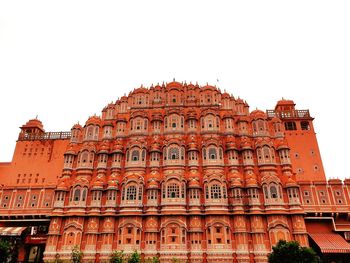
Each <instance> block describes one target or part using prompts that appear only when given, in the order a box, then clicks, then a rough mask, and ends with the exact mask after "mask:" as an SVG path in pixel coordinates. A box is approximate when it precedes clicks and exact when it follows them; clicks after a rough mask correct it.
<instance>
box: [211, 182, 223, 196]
mask: <svg viewBox="0 0 350 263" xmlns="http://www.w3.org/2000/svg"><path fill="white" fill-rule="evenodd" d="M210 198H211V199H220V198H221V186H220V185H218V184H213V185H211V186H210Z"/></svg>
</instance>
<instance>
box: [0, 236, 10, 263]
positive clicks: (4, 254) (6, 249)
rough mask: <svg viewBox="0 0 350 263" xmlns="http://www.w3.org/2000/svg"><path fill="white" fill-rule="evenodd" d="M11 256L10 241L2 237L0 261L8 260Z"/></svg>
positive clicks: (0, 262) (0, 241)
mask: <svg viewBox="0 0 350 263" xmlns="http://www.w3.org/2000/svg"><path fill="white" fill-rule="evenodd" d="M9 256H10V242H8V241H7V240H3V239H0V263H4V262H7V259H8V258H9Z"/></svg>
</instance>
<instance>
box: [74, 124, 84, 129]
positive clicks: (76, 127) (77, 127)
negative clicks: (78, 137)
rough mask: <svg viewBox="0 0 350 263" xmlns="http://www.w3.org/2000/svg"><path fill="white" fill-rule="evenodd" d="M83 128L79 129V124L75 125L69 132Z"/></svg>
mask: <svg viewBox="0 0 350 263" xmlns="http://www.w3.org/2000/svg"><path fill="white" fill-rule="evenodd" d="M82 128H83V127H81V125H80V124H79V123H76V124H74V125H73V127H72V129H71V130H81V129H82Z"/></svg>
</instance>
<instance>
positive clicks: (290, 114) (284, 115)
mask: <svg viewBox="0 0 350 263" xmlns="http://www.w3.org/2000/svg"><path fill="white" fill-rule="evenodd" d="M266 114H267V116H268V117H269V118H273V117H278V118H281V119H289V118H290V119H294V118H310V112H309V110H290V111H275V110H267V111H266Z"/></svg>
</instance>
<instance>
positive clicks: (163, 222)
mask: <svg viewBox="0 0 350 263" xmlns="http://www.w3.org/2000/svg"><path fill="white" fill-rule="evenodd" d="M312 121H313V118H312V117H310V114H309V111H308V110H296V109H295V104H294V102H293V101H290V100H281V101H279V102H278V103H277V105H276V107H275V109H274V110H268V111H266V112H263V111H260V110H254V111H252V112H250V111H249V106H248V104H247V103H246V102H245V101H243V100H242V99H239V98H235V97H233V96H232V95H229V94H227V93H221V92H220V90H219V89H217V88H216V87H213V86H209V85H206V86H203V87H200V86H199V85H193V84H186V83H179V82H175V81H174V82H170V83H167V84H166V85H165V84H163V85H157V86H152V87H150V88H149V89H146V88H143V87H141V88H138V89H136V90H134V91H133V92H131V93H130V94H129V96H124V97H121V98H120V99H119V100H117V101H116V102H115V103H112V104H109V105H107V106H106V107H105V108H104V109H103V110H102V114H101V116H92V117H90V118H88V120H87V121H86V123H85V125H84V126H81V125H79V124H76V125H74V126H73V128H72V130H71V132H70V133H69V132H67V133H45V131H44V129H43V126H42V124H41V122H40V121H38V120H31V121H29V122H28V123H27V124H26V125H24V126H22V127H21V133H20V136H19V140H18V142H17V146H16V150H15V154H14V160H13V161H12V162H11V163H2V164H1V165H0V176H1V177H2V178H4V182H5V184H4V186H3V187H2V189H1V192H0V200H1V203H0V215H1V216H3V218H9V219H11V218H14V217H18V216H19V215H20V216H22V218H23V219H25V220H28V219H31V218H32V219H33V218H34V219H37V220H39V219H43V220H46V221H45V222H47V223H46V226H47V227H49V228H48V230H47V233H45V234H44V235H43V236H44V237H45V238H46V239H45V242H44V243H45V244H46V246H45V252H44V254H43V255H44V259H45V260H53V259H55V257H56V256H57V255H59V256H60V258H61V259H68V258H70V253H71V250H72V247H73V246H74V245H78V246H79V247H80V249H81V250H82V252H83V253H84V260H85V261H97V262H103V261H108V259H109V257H110V255H111V253H112V251H114V250H123V251H124V252H125V253H132V252H133V251H134V250H137V251H139V252H140V253H141V255H142V257H144V258H150V257H153V256H159V258H160V260H161V262H171V261H172V259H173V258H177V259H179V260H182V261H184V262H185V261H190V262H267V255H268V253H270V252H271V247H272V246H273V245H275V244H276V243H277V242H278V240H280V239H285V240H297V241H299V243H300V244H301V245H303V246H308V245H309V241H310V233H308V231H309V228H310V229H311V228H312V225H313V223H310V224H308V222H315V220H316V221H317V222H318V221H320V220H321V221H322V219H325V220H326V221H327V219H326V218H328V219H329V218H332V220H333V221H332V222H333V224H334V225H335V226H337V222H342V223H340V224H342V225H343V226H344V225H346V227H344V228H343V229H342V230H340V234H342V235H343V237H345V236H344V234H345V233H346V231H347V230H349V231H350V227H349V229H348V228H347V227H348V225H349V226H350V224H348V223H349V221H348V219H349V218H348V217H349V216H348V215H349V213H350V206H349V204H350V196H349V193H350V187H349V185H350V182H348V181H345V182H344V183H342V182H341V181H340V180H332V181H330V182H329V183H327V181H326V177H325V174H324V170H323V166H322V161H321V157H320V152H319V149H318V144H317V140H316V136H315V132H314V129H313V125H312ZM31 214H35V215H31ZM312 218H313V219H312ZM313 220H314V221H313ZM13 221H14V222H15V221H16V220H13ZM28 222H30V221H28ZM43 222H44V221H43ZM322 222H324V221H322ZM327 222H328V221H327ZM344 222H345V223H344ZM43 224H44V223H43ZM3 225H5V224H3ZM28 225H30V223H28ZM44 225H45V224H44ZM308 225H310V227H309V226H308ZM326 225H327V226H329V225H330V224H328V223H327V224H326ZM6 226H9V225H8V224H7V225H6ZM312 229H313V230H312V231H314V230H315V229H316V230H317V228H315V227H314V228H312ZM349 238H350V236H349ZM344 241H345V240H344ZM312 242H313V241H312ZM349 247H350V246H349ZM43 250H44V247H42V252H43ZM348 252H350V250H349V251H348ZM348 252H347V253H348ZM27 253H30V252H27ZM22 254H23V255H24V254H26V253H25V251H23V253H22ZM23 257H27V256H23Z"/></svg>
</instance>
